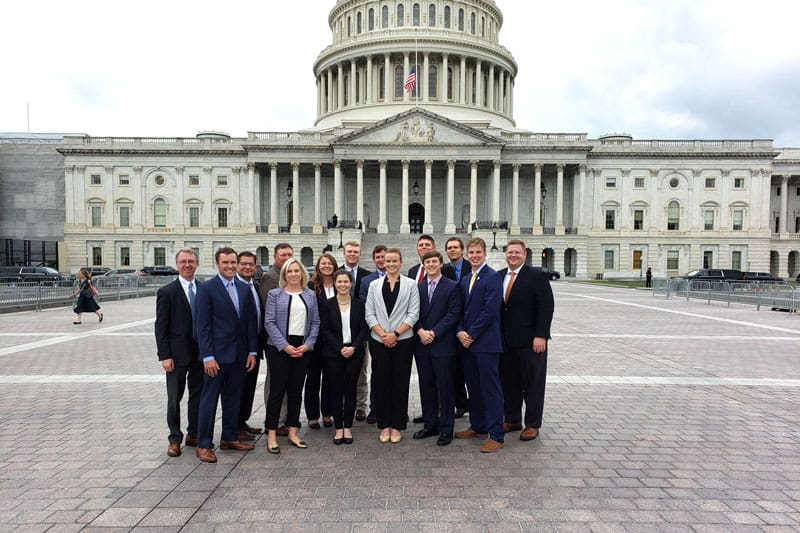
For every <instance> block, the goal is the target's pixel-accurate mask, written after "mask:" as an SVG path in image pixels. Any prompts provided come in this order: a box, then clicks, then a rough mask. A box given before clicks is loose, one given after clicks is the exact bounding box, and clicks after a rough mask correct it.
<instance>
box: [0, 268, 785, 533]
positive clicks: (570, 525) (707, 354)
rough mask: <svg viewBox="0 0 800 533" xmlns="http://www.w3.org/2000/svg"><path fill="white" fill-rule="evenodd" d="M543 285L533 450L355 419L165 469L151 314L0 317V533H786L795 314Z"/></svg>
mask: <svg viewBox="0 0 800 533" xmlns="http://www.w3.org/2000/svg"><path fill="white" fill-rule="evenodd" d="M553 288H554V291H555V298H556V313H555V318H554V321H553V333H554V338H553V340H552V341H551V345H550V359H549V369H548V370H549V379H548V389H547V400H546V404H545V418H544V425H543V427H542V433H541V435H540V437H539V438H538V439H537V440H535V441H533V442H528V443H525V442H520V441H519V439H518V435H519V434H518V433H511V434H509V435H507V440H506V446H505V448H504V449H503V450H501V451H500V452H498V453H496V454H488V455H487V454H481V453H479V452H478V449H479V447H480V445H481V443H480V442H478V441H464V440H455V441H454V442H453V444H452V445H450V446H447V447H437V446H436V445H435V439H427V440H424V441H414V440H412V439H411V433H412V432H413V430H415V429H418V428H419V426H414V425H413V424H410V425H409V431H406V432H405V434H404V439H403V441H402V442H400V443H398V444H381V443H379V442H378V438H377V436H378V431H377V429H376V428H375V427H374V426H370V425H367V424H366V423H363V422H361V423H359V422H356V424H355V427H354V430H353V434H354V437H355V443H354V444H353V445H351V446H334V445H333V443H332V442H331V440H332V437H333V429H332V428H330V429H329V428H323V429H322V430H319V431H314V430H310V429H308V428H307V427H304V428H303V429H301V432H300V434H301V435H302V436H304V438H305V440H306V441H307V442H308V443H309V449H307V450H298V449H295V448H292V447H289V446H286V445H285V439H280V441H279V442H280V443H281V444H282V446H281V449H282V452H281V454H280V455H278V456H275V455H270V454H269V453H267V450H266V446H265V440H266V439H265V437H261V438H260V439H259V440H258V441H257V442H256V444H257V447H256V449H255V451H252V452H248V453H241V452H230V451H219V452H218V456H219V458H220V462H219V463H218V464H216V465H208V464H201V463H200V462H199V461H198V460H197V458H196V457H195V456H194V449H193V448H185V449H184V453H183V455H182V456H181V457H178V458H169V457H167V455H166V453H165V451H166V446H167V433H168V432H167V428H166V421H165V402H166V400H165V386H164V382H163V381H164V379H163V374H162V372H161V367H160V365H159V363H158V362H157V360H156V357H155V342H154V338H153V320H154V311H155V299H154V298H142V299H138V300H128V301H121V302H107V303H103V304H102V305H103V310H104V312H105V316H106V319H105V321H104V322H103V323H102V324H99V323H97V322H96V319H94V317H93V316H91V315H85V316H84V323H83V324H82V325H81V326H74V325H72V323H71V322H72V315H71V313H70V310H69V309H68V308H63V309H51V310H46V311H43V312H39V313H36V312H23V313H15V314H5V315H0V390H1V391H2V392H0V530H3V531H9V530H20V531H77V530H82V529H84V528H85V529H87V530H120V531H125V530H135V531H148V530H152V531H178V530H182V531H203V532H206V531H227V530H231V531H245V530H251V531H320V530H322V531H325V532H326V533H333V532H339V531H389V530H397V531H403V532H406V531H459V532H460V533H465V532H470V531H493V532H494V531H720V532H736V531H747V532H749V531H754V532H755V531H770V532H771V531H775V532H778V531H787V532H788V531H798V529H799V528H800V436H799V435H798V427H800V362H798V357H799V355H798V354H799V353H800V317H798V316H796V315H793V314H789V313H779V312H771V311H765V310H762V311H756V310H755V309H754V308H752V307H739V306H733V307H731V308H727V307H725V305H724V304H718V303H716V304H712V305H707V304H706V303H704V302H696V301H692V302H686V301H685V300H681V299H672V300H664V299H663V298H660V297H659V298H654V297H652V296H651V295H650V293H649V292H645V291H639V290H630V289H615V288H609V287H602V286H592V285H589V284H581V283H567V282H555V283H553ZM262 374H263V370H262ZM411 391H412V400H411V408H410V411H411V416H415V415H416V414H419V413H420V409H419V393H418V390H417V386H416V381H414V382H413V383H412V385H411ZM256 398H257V400H256V405H257V406H258V410H257V411H256V412H255V414H254V416H253V417H252V418H251V424H254V425H258V426H260V427H263V418H264V406H263V402H262V401H261V398H262V396H261V388H260V386H259V390H258V391H257V393H256ZM184 413H185V410H184ZM303 422H304V424H305V420H303ZM466 425H467V420H466V418H464V419H461V420H457V421H456V430H460V429H464V428H465V427H466ZM215 437H216V440H217V441H218V440H219V426H218V427H217V431H216V434H215Z"/></svg>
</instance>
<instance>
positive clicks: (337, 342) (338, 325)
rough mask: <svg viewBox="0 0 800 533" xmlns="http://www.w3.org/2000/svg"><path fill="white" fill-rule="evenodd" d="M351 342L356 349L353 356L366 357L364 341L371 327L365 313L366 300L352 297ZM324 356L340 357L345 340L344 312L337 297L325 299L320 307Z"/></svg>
mask: <svg viewBox="0 0 800 533" xmlns="http://www.w3.org/2000/svg"><path fill="white" fill-rule="evenodd" d="M350 302H351V303H350V339H351V340H350V344H352V345H353V348H355V349H356V351H355V353H354V354H353V357H364V341H366V340H367V334H368V333H369V328H368V327H367V322H366V319H365V318H364V314H365V312H366V309H365V307H364V302H362V301H361V300H357V299H355V298H352V299H351V300H350ZM320 318H321V322H322V325H321V329H322V338H323V339H324V342H323V346H324V349H323V350H322V355H323V357H340V355H341V353H342V347H343V346H344V341H343V338H342V313H341V311H339V303H338V302H337V301H336V298H335V297H334V298H330V299H328V300H325V301H324V302H323V304H322V307H321V308H320Z"/></svg>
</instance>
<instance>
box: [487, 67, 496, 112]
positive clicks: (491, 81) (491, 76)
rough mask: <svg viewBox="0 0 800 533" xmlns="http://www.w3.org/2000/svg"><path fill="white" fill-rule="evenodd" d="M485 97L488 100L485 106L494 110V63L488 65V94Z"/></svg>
mask: <svg viewBox="0 0 800 533" xmlns="http://www.w3.org/2000/svg"><path fill="white" fill-rule="evenodd" d="M487 99H488V102H486V107H488V108H489V109H492V110H494V109H495V105H494V63H491V64H490V65H489V94H488V98H487Z"/></svg>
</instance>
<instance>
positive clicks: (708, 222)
mask: <svg viewBox="0 0 800 533" xmlns="http://www.w3.org/2000/svg"><path fill="white" fill-rule="evenodd" d="M703 229H704V230H706V231H710V230H713V229H714V211H713V210H711V209H706V210H705V211H703Z"/></svg>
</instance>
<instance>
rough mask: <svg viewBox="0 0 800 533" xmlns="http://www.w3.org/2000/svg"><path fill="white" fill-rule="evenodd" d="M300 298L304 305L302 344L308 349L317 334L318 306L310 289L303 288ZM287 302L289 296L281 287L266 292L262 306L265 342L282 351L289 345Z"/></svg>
mask: <svg viewBox="0 0 800 533" xmlns="http://www.w3.org/2000/svg"><path fill="white" fill-rule="evenodd" d="M300 298H301V299H302V300H303V303H304V304H305V306H306V327H305V331H304V332H303V344H305V345H306V346H308V348H309V350H313V349H314V345H315V344H316V343H317V335H319V308H318V307H317V295H316V293H314V291H312V290H311V289H303V292H301V293H300ZM289 302H291V296H289V293H288V292H286V291H285V290H283V289H280V288H278V289H272V290H271V291H269V293H268V294H267V303H266V305H265V306H264V329H266V330H267V335H269V340H268V341H267V344H269V345H270V346H274V347H275V348H277V349H278V351H283V349H284V348H286V347H287V346H289V341H288V340H287V339H288V337H289V334H288V331H289Z"/></svg>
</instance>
